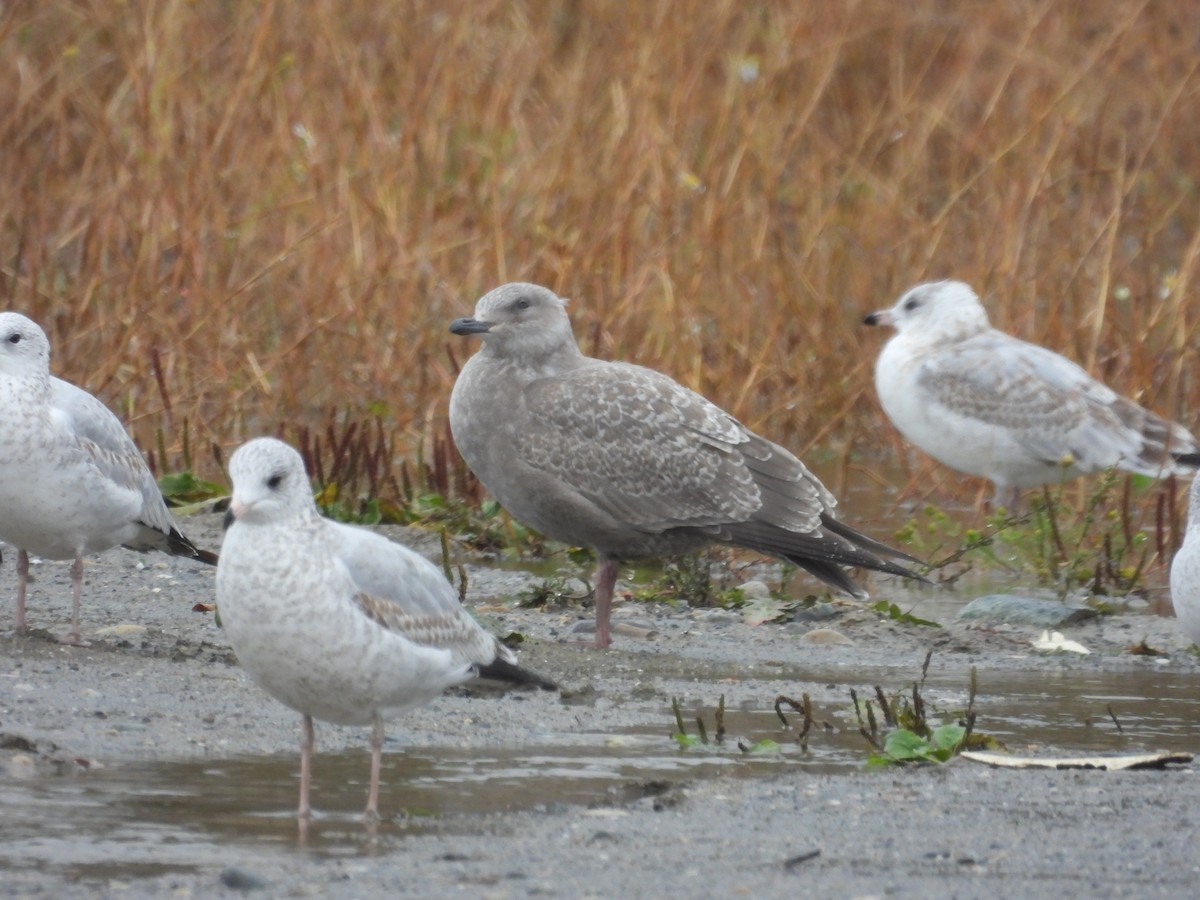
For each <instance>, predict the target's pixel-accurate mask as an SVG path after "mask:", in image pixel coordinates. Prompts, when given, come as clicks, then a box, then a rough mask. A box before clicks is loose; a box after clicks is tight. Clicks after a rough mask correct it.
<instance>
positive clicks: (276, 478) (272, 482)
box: [267, 472, 283, 490]
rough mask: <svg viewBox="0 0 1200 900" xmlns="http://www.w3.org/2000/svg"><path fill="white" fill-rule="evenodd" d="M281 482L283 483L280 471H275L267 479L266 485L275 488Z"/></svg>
mask: <svg viewBox="0 0 1200 900" xmlns="http://www.w3.org/2000/svg"><path fill="white" fill-rule="evenodd" d="M281 484H283V475H282V474H281V473H278V472H277V473H275V474H274V475H272V476H271V477H270V478H268V479H267V487H269V488H270V489H271V490H275V489H276V488H277V487H279V486H280V485H281Z"/></svg>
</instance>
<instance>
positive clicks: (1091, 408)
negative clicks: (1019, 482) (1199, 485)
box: [918, 333, 1141, 467]
mask: <svg viewBox="0 0 1200 900" xmlns="http://www.w3.org/2000/svg"><path fill="white" fill-rule="evenodd" d="M918 384H919V385H920V387H921V389H922V391H923V393H924V394H925V396H927V397H928V398H929V399H931V400H933V401H934V402H937V403H940V404H942V405H943V406H944V407H946V408H947V409H948V410H950V411H952V412H953V413H954V414H957V415H961V416H967V417H970V418H974V419H978V420H980V421H983V422H986V423H988V424H992V425H997V426H1002V427H1004V428H1006V429H1008V430H1009V431H1011V433H1012V434H1013V435H1014V436H1015V438H1016V439H1017V440H1018V441H1019V442H1020V443H1021V444H1022V446H1024V447H1025V448H1026V449H1028V450H1029V451H1030V452H1031V453H1033V454H1035V455H1036V456H1037V457H1038V458H1040V459H1043V460H1045V461H1046V462H1048V463H1052V464H1053V463H1056V462H1057V461H1058V460H1060V459H1061V458H1062V457H1063V455H1064V454H1066V453H1070V454H1072V455H1073V456H1074V457H1075V458H1076V459H1077V460H1079V461H1080V462H1081V463H1084V464H1085V467H1086V461H1087V460H1088V459H1089V458H1090V457H1091V456H1092V455H1099V456H1102V457H1105V458H1107V457H1111V458H1113V459H1115V458H1116V457H1117V456H1124V457H1126V458H1135V457H1137V455H1138V454H1139V453H1140V452H1141V440H1140V438H1137V439H1134V436H1133V434H1132V432H1131V431H1130V430H1129V427H1128V426H1127V425H1126V424H1125V423H1123V422H1122V420H1121V417H1120V415H1119V414H1118V407H1120V406H1121V404H1122V403H1124V404H1125V405H1131V404H1128V401H1123V400H1122V398H1121V397H1120V396H1119V395H1118V394H1116V393H1115V392H1114V391H1112V390H1111V389H1109V388H1108V387H1106V386H1105V385H1103V384H1101V383H1100V382H1098V381H1096V380H1095V379H1094V378H1092V377H1091V376H1090V375H1088V373H1087V372H1085V371H1084V370H1083V369H1082V368H1080V367H1079V366H1077V365H1075V364H1074V363H1073V362H1071V361H1070V360H1068V359H1066V358H1064V357H1062V356H1059V355H1058V354H1057V353H1054V352H1053V351H1050V350H1047V349H1045V348H1044V347H1038V346H1037V345H1035V344H1029V343H1026V342H1024V341H1019V340H1016V339H1015V338H1011V337H1009V336H1007V335H1003V334H1000V333H990V334H986V335H980V336H979V337H976V338H972V339H970V340H968V341H964V342H962V343H960V344H958V345H956V346H954V347H950V348H947V349H945V350H944V351H942V352H939V353H938V354H936V355H934V356H932V357H930V358H929V359H927V360H926V361H925V362H924V363H922V365H921V369H920V373H919V376H918Z"/></svg>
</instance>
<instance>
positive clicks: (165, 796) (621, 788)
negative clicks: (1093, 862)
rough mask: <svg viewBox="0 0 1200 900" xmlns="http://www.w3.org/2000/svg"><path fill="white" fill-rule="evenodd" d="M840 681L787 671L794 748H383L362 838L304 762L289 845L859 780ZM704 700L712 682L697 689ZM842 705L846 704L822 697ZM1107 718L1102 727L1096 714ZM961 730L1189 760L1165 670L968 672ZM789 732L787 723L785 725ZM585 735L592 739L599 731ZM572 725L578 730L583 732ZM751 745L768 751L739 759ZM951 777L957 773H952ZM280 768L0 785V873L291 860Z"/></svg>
mask: <svg viewBox="0 0 1200 900" xmlns="http://www.w3.org/2000/svg"><path fill="white" fill-rule="evenodd" d="M845 679H846V673H845V672H843V671H837V672H833V671H830V672H822V671H819V670H814V671H808V672H802V673H792V674H791V676H790V677H789V682H792V683H794V682H796V681H803V682H815V683H826V684H836V685H838V688H837V690H836V691H835V693H834V694H833V695H832V696H833V697H834V698H835V699H833V700H828V701H824V702H820V703H818V704H817V705H816V716H815V718H816V720H817V725H816V726H815V727H814V728H813V730H812V732H811V733H810V735H809V740H808V746H807V749H802V748H801V747H799V746H798V745H797V744H796V743H795V732H794V731H792V730H789V729H786V728H784V727H783V726H782V724H781V723H780V721H779V719H778V718H777V716H776V715H775V713H774V712H773V711H772V710H771V709H770V705H771V703H772V702H773V698H764V700H763V704H762V708H751V709H730V710H727V712H726V715H725V724H726V728H727V731H728V735H727V737H726V739H725V741H724V742H723V743H722V744H720V745H717V744H713V745H710V746H708V747H700V748H692V749H686V750H685V749H680V748H679V747H678V746H677V745H676V743H675V741H674V740H673V739H672V738H671V736H670V733H671V732H672V731H673V730H674V727H673V725H674V717H673V714H672V712H671V710H670V709H669V708H663V707H662V706H661V704H660V702H659V701H647V704H646V707H647V709H648V710H649V711H651V712H653V714H654V716H653V718H655V719H660V720H661V723H662V724H661V727H659V726H655V727H652V728H639V729H632V730H623V731H622V730H617V731H602V730H598V729H597V730H587V728H586V727H585V729H584V730H581V731H579V732H576V733H572V734H545V735H544V736H543V738H542V739H541V740H540V741H538V742H537V743H534V744H532V745H530V746H523V747H508V748H483V749H478V748H472V749H427V748H425V749H423V748H403V749H393V748H389V749H388V752H387V753H386V754H385V760H384V785H383V792H382V796H381V799H380V806H381V809H382V810H383V811H384V813H385V815H386V816H388V818H387V820H385V821H384V822H383V823H381V825H380V826H379V827H378V829H375V830H373V831H368V829H366V827H365V826H364V825H363V824H362V823H361V821H360V819H359V815H360V811H361V808H362V805H363V803H364V801H365V796H366V777H367V766H368V754H367V749H366V732H365V730H364V733H363V748H362V750H361V751H357V752H347V753H340V754H321V753H319V754H318V756H317V759H316V763H315V776H314V777H315V780H314V786H313V791H314V794H313V796H314V803H315V804H316V805H317V807H318V809H319V810H320V811H321V812H320V814H319V816H318V818H317V819H316V820H315V821H314V822H313V824H312V826H311V828H310V829H309V832H308V834H307V836H306V838H305V840H304V841H303V842H302V843H303V850H304V852H307V853H313V854H319V855H322V856H327V857H355V856H360V855H375V854H380V853H386V852H387V849H388V847H389V845H392V846H394V845H395V844H396V842H398V841H401V840H403V838H404V837H405V836H406V835H409V834H413V833H418V832H424V831H438V832H450V833H454V832H460V831H465V830H473V829H475V828H477V827H480V822H484V823H485V824H484V825H483V826H482V827H488V825H487V824H486V822H487V820H486V819H481V818H480V815H481V814H482V815H487V814H496V813H503V812H505V811H510V810H518V809H526V810H528V809H543V808H544V809H553V808H556V807H561V806H562V805H606V804H612V803H614V802H620V801H628V800H633V799H639V798H642V797H654V796H657V795H658V794H661V793H663V792H665V791H668V790H669V789H670V786H671V785H672V784H675V783H678V782H683V781H686V780H691V779H703V778H711V777H715V776H718V775H721V776H725V777H735V778H754V777H762V776H764V775H768V774H772V773H784V772H792V773H799V774H816V773H839V772H841V773H847V772H851V771H857V770H860V769H862V767H863V766H864V764H865V761H866V757H867V752H868V747H867V744H866V742H865V740H864V739H863V737H862V736H861V735H860V734H859V733H858V725H857V722H856V720H855V717H854V715H853V713H852V712H851V708H850V703H849V688H848V687H844V685H845V684H846V682H845ZM875 683H880V684H883V685H884V686H885V688H888V689H894V688H898V687H901V685H898V684H897V683H896V680H895V672H894V671H892V672H885V671H880V672H874V673H873V672H857V673H856V689H857V690H858V693H859V695H860V697H862V696H871V695H872V687H871V686H872V685H873V684H875ZM711 688H712V696H713V700H714V703H715V699H716V697H717V696H719V686H718V685H716V684H714V685H712V686H711ZM923 696H924V697H925V699H926V702H927V704H928V706H929V709H930V719H931V720H932V721H934V722H940V721H943V720H949V719H950V718H951V717H952V716H953V714H954V711H956V710H960V709H961V708H962V707H963V706H964V705H965V704H966V701H967V685H966V684H965V683H963V682H962V681H961V680H960V679H951V678H948V677H937V678H932V677H931V678H930V680H929V681H928V682H927V683H926V685H925V687H924V689H923ZM837 698H844V699H837ZM1110 708H1111V711H1112V714H1113V715H1115V716H1116V719H1117V721H1118V722H1119V723H1120V726H1121V729H1122V730H1118V728H1117V725H1116V724H1114V722H1113V720H1112V718H1111V717H1110V715H1109V709H1110ZM976 710H977V712H978V716H979V718H978V723H977V730H979V731H982V732H986V733H988V734H991V735H994V736H996V737H997V738H999V739H1001V740H1003V741H1004V742H1005V743H1006V744H1007V745H1008V746H1009V748H1010V749H1012V750H1014V751H1016V752H1024V753H1031V754H1038V753H1042V754H1051V753H1057V754H1058V755H1078V754H1082V753H1134V752H1139V751H1147V750H1180V751H1190V750H1194V749H1195V747H1196V745H1197V741H1196V738H1197V733H1198V731H1200V726H1198V725H1197V724H1196V723H1197V722H1198V721H1200V676H1197V675H1194V674H1181V673H1178V672H1156V671H1131V672H1123V673H1104V674H1084V673H1080V672H1077V671H1057V672H1038V673H1027V672H1004V673H1000V674H998V675H997V676H995V677H992V676H988V675H986V674H981V676H980V685H979V695H978V697H977V699H976ZM697 713H699V714H700V715H701V716H702V717H703V718H704V720H705V722H706V725H707V726H708V730H709V732H710V734H711V733H712V732H713V730H714V726H715V722H714V713H715V709H714V707H711V706H710V707H706V708H701V709H696V708H694V707H692V708H688V709H687V710H686V711H685V719H686V725H687V728H688V731H689V732H690V733H692V734H695V733H696V728H695V725H694V721H695V717H696V715H697ZM788 715H789V718H790V719H792V721H793V722H795V721H796V718H797V717H796V716H795V715H794V714H791V713H789V714H788ZM596 725H598V726H599V725H602V723H600V722H597V723H596ZM585 726H586V723H585ZM739 739H741V740H742V742H743V743H744V744H746V745H751V744H753V743H755V742H758V741H762V740H764V739H770V740H772V741H775V742H778V744H779V747H778V749H776V750H774V751H771V752H750V753H747V752H743V751H742V750H740V749H739V748H738V742H739ZM957 764H958V765H968V763H966V762H959V763H957ZM296 770H297V758H296V756H295V755H288V756H272V757H236V758H230V759H203V760H188V761H182V762H151V763H129V764H123V765H119V766H113V767H111V768H105V769H97V770H93V771H91V772H87V773H84V774H80V775H77V776H72V777H49V776H48V777H40V778H35V779H32V780H29V781H20V782H9V783H5V784H0V808H2V809H3V810H4V815H3V816H2V817H0V869H6V868H7V869H10V870H13V871H22V870H23V871H25V872H26V873H31V872H37V871H43V872H45V871H55V872H57V873H58V874H60V875H64V876H67V877H69V878H71V879H72V880H75V879H78V880H81V881H84V882H92V881H94V880H104V881H111V880H112V879H116V880H121V879H134V878H138V877H145V876H149V875H155V874H162V873H167V872H173V871H190V870H195V869H197V868H199V867H203V866H209V867H211V866H222V865H223V864H224V863H223V860H224V859H226V858H227V857H228V850H229V848H230V847H231V846H235V847H252V848H254V849H255V851H256V853H260V854H264V855H271V854H273V853H291V852H295V851H296V849H297V845H298V843H301V842H300V841H299V839H298V834H297V825H296V822H295V820H294V818H293V809H294V804H295V802H296Z"/></svg>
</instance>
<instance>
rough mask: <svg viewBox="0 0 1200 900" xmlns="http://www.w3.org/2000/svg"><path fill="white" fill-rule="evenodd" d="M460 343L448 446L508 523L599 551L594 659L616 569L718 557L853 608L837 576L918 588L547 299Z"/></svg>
mask: <svg viewBox="0 0 1200 900" xmlns="http://www.w3.org/2000/svg"><path fill="white" fill-rule="evenodd" d="M450 330H451V331H452V332H453V333H454V334H458V335H479V336H480V337H481V338H482V339H483V345H482V347H480V349H479V351H478V352H477V353H475V354H474V355H473V356H472V357H471V358H470V359H469V360H468V361H467V364H466V365H465V366H463V369H462V372H460V373H459V376H458V379H457V381H456V382H455V384H454V390H453V392H452V394H451V396H450V429H451V432H452V433H453V435H454V442H455V444H457V445H458V449H459V452H460V453H461V454H462V456H463V458H464V459H465V460H466V462H467V465H469V466H470V467H471V469H472V471H474V472H475V474H476V475H477V476H479V479H480V481H482V482H483V484H484V486H485V487H487V489H488V490H489V491H491V492H492V494H494V495H495V496H496V499H497V500H499V501H500V503H501V504H502V505H503V506H504V507H505V508H506V509H507V510H508V511H509V512H510V513H511V514H512V515H513V516H515V517H516V518H517V519H519V520H520V521H522V522H525V523H526V524H528V525H531V526H533V527H534V528H536V529H538V530H539V531H541V532H542V533H544V534H546V535H547V536H548V537H550V538H553V539H555V540H558V541H563V542H566V543H569V544H573V545H576V546H580V547H591V548H592V549H593V550H595V551H596V556H597V557H598V561H599V567H598V569H597V571H596V646H598V647H607V646H608V645H609V644H610V643H611V636H610V631H609V613H610V610H611V606H612V596H613V586H614V584H615V582H616V578H617V565H618V563H619V562H622V561H626V560H635V559H644V558H647V557H653V556H664V555H671V554H678V553H684V552H687V551H689V550H693V549H696V548H698V547H700V546H703V545H704V544H706V543H709V542H713V541H717V542H721V543H726V544H734V545H737V546H740V547H746V548H748V549H751V550H757V551H760V552H763V553H770V554H773V555H775V556H778V557H782V558H783V559H786V560H788V561H789V562H792V563H794V564H795V565H797V566H800V567H801V568H803V569H806V570H808V571H809V572H811V573H812V574H813V575H815V576H816V577H817V578H819V579H821V580H822V581H824V582H825V583H826V584H829V585H832V586H833V587H835V588H837V589H838V590H841V591H844V592H846V593H848V594H851V595H853V596H855V597H863V598H865V597H866V596H867V594H866V592H865V591H863V590H862V589H861V588H860V587H859V586H858V585H856V584H855V583H854V582H853V581H852V580H851V579H850V577H849V576H848V575H847V574H846V573H845V571H844V570H843V568H842V567H843V566H862V567H864V568H867V569H875V570H877V571H880V572H888V573H891V574H894V575H904V576H909V577H915V576H913V573H911V572H909V571H908V570H907V569H905V568H903V567H902V566H899V565H897V564H896V563H893V562H889V561H887V560H885V559H883V558H882V557H884V556H892V557H901V558H904V559H909V560H912V558H911V557H909V556H907V554H904V553H902V552H900V551H899V550H893V549H892V548H890V547H887V546H886V545H884V544H881V543H879V542H878V541H875V540H872V539H871V538H869V537H867V536H866V535H864V534H860V533H859V532H858V531H856V530H855V529H853V528H851V527H850V526H849V525H845V524H843V523H842V522H840V521H838V520H837V519H836V518H834V515H833V510H834V507H835V506H836V501H835V500H834V498H833V495H832V494H830V493H829V491H827V490H826V489H825V487H824V486H823V485H822V484H821V482H820V481H818V480H817V479H816V478H815V477H814V476H813V475H812V473H811V472H809V471H808V469H806V468H805V467H804V464H803V463H801V462H800V460H799V459H797V458H796V457H795V456H793V455H792V454H791V453H789V452H788V451H787V450H785V449H784V448H783V447H780V446H779V445H778V444H773V443H771V442H770V441H768V440H766V439H765V438H762V437H759V436H758V435H756V434H754V433H753V432H751V431H750V430H749V429H747V428H746V427H745V426H744V425H742V424H741V423H740V422H738V421H737V420H736V419H734V418H733V417H732V416H730V415H729V414H728V413H726V412H724V411H723V410H721V409H720V408H719V407H717V406H715V405H714V404H712V403H710V402H709V401H708V400H706V399H704V398H703V397H701V396H700V395H699V394H697V393H695V392H694V391H690V390H688V389H687V388H685V387H683V386H682V385H681V384H679V383H677V382H676V381H674V380H672V379H671V378H669V377H668V376H666V375H663V374H661V373H660V372H656V371H653V370H652V369H646V368H642V367H641V366H636V365H632V364H629V363H621V362H605V361H603V360H599V359H592V358H590V357H587V356H584V355H583V353H582V352H580V350H579V346H578V344H576V342H575V336H574V334H573V333H572V331H571V322H570V320H569V319H568V317H567V311H566V307H565V305H564V301H563V300H562V299H561V298H559V297H558V296H556V295H555V294H554V292H553V291H551V290H548V289H547V288H544V287H539V286H538V285H534V284H519V283H518V284H506V285H503V286H502V287H498V288H496V289H495V290H493V291H491V292H490V293H487V294H485V295H484V296H483V297H482V298H480V300H479V302H478V303H477V304H476V306H475V315H474V317H473V318H465V319H456V320H455V321H454V322H453V324H451V326H450ZM912 561H914V562H915V561H916V560H912Z"/></svg>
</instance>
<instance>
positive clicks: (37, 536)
mask: <svg viewBox="0 0 1200 900" xmlns="http://www.w3.org/2000/svg"><path fill="white" fill-rule="evenodd" d="M0 540H4V541H5V542H6V543H8V544H11V545H12V546H13V547H15V548H16V549H17V618H16V631H17V633H18V634H21V633H24V631H25V595H26V590H27V585H28V582H29V554H31V553H32V554H34V555H35V556H44V557H46V558H48V559H72V560H74V562H73V563H72V565H71V582H72V615H71V639H72V640H74V641H78V640H79V639H80V638H79V602H80V594H81V593H82V584H83V557H84V555H85V554H88V553H99V552H101V551H103V550H108V549H110V548H112V547H115V546H117V545H118V544H120V545H123V546H125V547H129V548H130V549H133V550H161V551H163V552H164V553H169V554H172V555H174V556H184V557H189V558H192V559H196V560H199V561H201V562H205V563H209V564H215V562H216V556H215V555H213V554H212V553H209V552H208V551H205V550H198V549H197V548H196V547H195V546H193V545H192V543H191V541H189V540H188V539H187V538H186V537H184V536H183V534H181V533H180V531H179V529H178V527H177V526H176V524H175V520H174V519H173V518H172V517H171V513H170V512H169V511H168V510H167V505H166V503H165V502H164V501H163V497H162V494H161V493H160V492H159V489H158V485H156V484H155V482H154V476H153V475H151V474H150V470H149V468H147V466H146V461H145V460H144V459H143V458H142V455H141V453H139V452H138V449H137V446H136V445H135V444H134V443H133V440H132V439H131V438H130V437H129V434H128V433H127V432H126V431H125V429H124V427H123V426H122V425H121V423H120V421H119V420H118V419H117V417H116V416H115V415H113V413H112V412H111V411H110V410H109V409H108V407H106V406H105V405H104V404H103V403H101V402H100V401H99V400H97V399H96V398H95V397H93V396H92V395H91V394H89V393H87V392H86V391H84V390H81V389H80V388H77V387H75V386H74V385H73V384H69V383H67V382H65V381H62V380H60V379H58V378H55V377H53V376H52V375H51V374H50V342H49V341H48V340H47V339H46V334H45V332H43V331H42V329H41V328H40V327H38V325H37V324H36V323H34V322H33V321H31V320H30V319H28V318H26V317H25V316H23V315H20V314H19V313H14V312H5V313H0Z"/></svg>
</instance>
